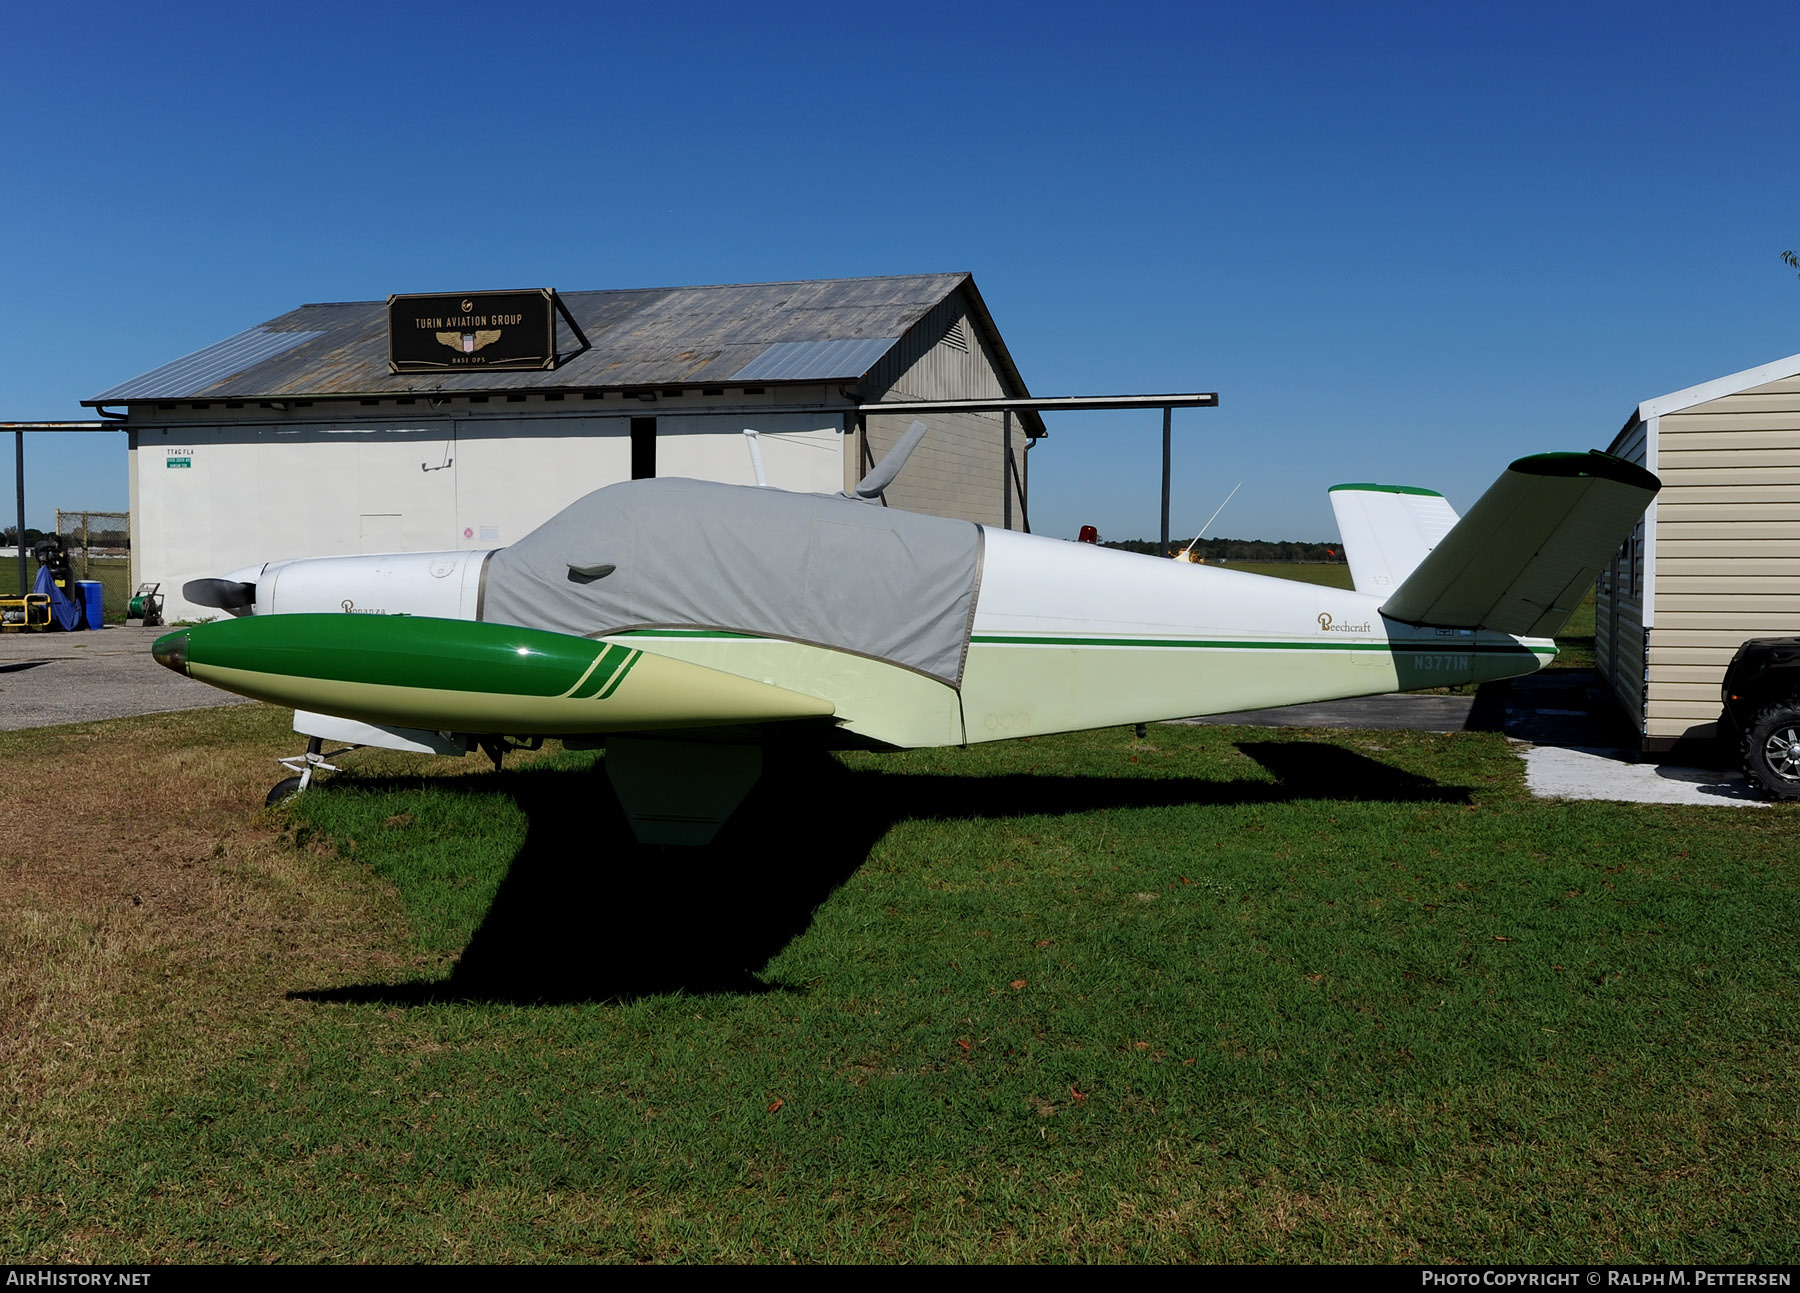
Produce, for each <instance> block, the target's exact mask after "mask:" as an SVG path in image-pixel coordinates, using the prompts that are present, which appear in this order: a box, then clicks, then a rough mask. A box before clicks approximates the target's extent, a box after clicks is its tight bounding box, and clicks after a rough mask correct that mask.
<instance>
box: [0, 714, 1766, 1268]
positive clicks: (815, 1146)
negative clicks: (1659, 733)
mask: <svg viewBox="0 0 1800 1293" xmlns="http://www.w3.org/2000/svg"><path fill="white" fill-rule="evenodd" d="M594 763H595V759H594V756H590V755H572V754H562V755H556V756H553V757H551V758H547V759H545V760H544V761H542V762H541V763H540V764H538V765H536V766H534V767H531V768H527V769H523V770H519V771H508V772H506V773H503V774H501V775H498V776H489V775H475V776H458V777H444V776H427V777H424V778H421V777H418V776H413V775H396V770H397V769H399V768H401V767H403V766H405V765H403V764H400V763H398V762H393V761H390V762H378V763H377V764H376V765H374V767H373V770H372V771H371V772H369V773H367V774H364V775H357V774H353V773H351V774H344V775H341V776H340V777H339V778H337V779H335V780H334V781H333V782H331V783H329V784H328V786H327V787H326V788H325V789H324V790H322V791H321V792H319V793H316V794H313V795H311V796H308V797H305V798H303V799H301V800H300V801H298V802H297V804H296V805H295V807H294V808H293V809H292V810H291V812H292V815H291V818H289V819H288V820H289V823H290V826H289V832H288V835H287V836H286V839H285V843H283V844H282V845H281V848H282V849H283V850H285V856H286V857H287V858H288V859H289V861H288V862H287V863H285V864H284V865H286V866H288V868H289V872H290V873H291V875H290V878H289V879H288V880H286V881H279V880H277V879H271V878H269V877H270V876H271V875H274V874H277V873H275V872H270V873H267V874H263V873H259V874H260V875H262V878H260V879H258V880H256V883H257V884H259V885H262V886H265V887H267V886H274V889H276V890H280V893H285V894H289V895H290V896H289V897H287V898H280V897H279V894H278V895H277V897H278V898H279V901H277V900H276V899H275V898H272V899H271V902H273V903H275V905H276V906H277V907H279V908H280V909H281V910H284V911H286V910H289V909H290V908H292V909H293V910H299V908H298V907H296V906H295V905H294V904H295V901H296V900H294V899H292V897H291V894H292V893H297V892H299V889H298V888H295V886H299V887H302V888H303V887H306V886H314V887H322V889H323V890H328V891H331V892H340V891H341V892H342V893H344V894H346V895H351V896H354V895H357V894H362V893H364V892H365V891H366V892H368V893H369V894H372V895H378V894H379V893H381V892H385V893H388V894H391V895H392V896H393V901H392V902H391V903H389V902H387V901H386V900H381V901H376V900H374V899H365V898H356V899H355V902H356V903H361V904H366V914H365V915H364V916H363V917H362V920H363V922H364V924H365V925H366V929H365V931H364V932H363V933H362V934H361V935H360V937H361V939H362V940H363V941H364V942H365V943H367V944H368V945H370V946H372V947H376V948H387V949H391V950H390V951H388V952H384V953H382V955H385V956H388V958H389V959H388V961H387V962H385V964H386V965H387V966H388V968H387V969H386V970H385V971H382V972H380V973H375V974H374V975H373V977H370V972H369V971H368V970H367V969H366V968H364V969H360V970H359V971H357V972H353V973H352V975H351V977H349V978H345V977H342V976H343V972H342V971H339V972H338V973H337V974H336V975H334V973H333V972H332V969H331V962H330V961H329V960H326V959H322V958H321V959H317V960H315V959H312V958H311V957H310V955H309V950H310V948H311V947H312V940H311V939H309V937H308V931H307V929H306V928H305V927H304V923H303V921H302V923H300V924H295V925H293V926H291V928H292V930H293V934H292V936H291V937H290V938H289V939H288V946H286V947H285V948H281V949H280V950H279V951H278V952H277V953H275V954H270V955H259V958H258V960H257V961H256V963H255V964H254V965H253V966H247V967H245V968H244V970H243V971H242V973H241V975H240V982H239V988H238V990H239V991H243V990H244V989H243V987H242V984H243V983H245V982H248V983H249V984H250V985H252V988H253V990H251V991H248V992H247V994H246V1000H249V1001H251V1002H255V1001H257V1000H261V1001H262V1002H263V1004H262V1005H261V1006H260V1007H259V1010H260V1014H259V1016H258V1019H259V1022H258V1023H256V1024H254V1025H252V1024H243V1025H240V1026H239V1027H240V1033H239V1034H238V1040H236V1041H235V1042H233V1043H232V1044H231V1045H230V1046H229V1047H221V1048H216V1049H217V1053H216V1054H215V1053H213V1052H210V1051H205V1048H204V1047H200V1046H199V1045H198V1044H197V1043H196V1042H195V1040H194V1038H193V1037H192V1036H191V1035H189V1034H187V1033H184V1032H183V1026H182V1025H181V1024H179V1023H166V1024H163V1025H160V1026H159V1030H158V1031H156V1032H154V1033H152V1034H150V1035H144V1034H142V1033H140V1034H139V1035H137V1036H136V1039H135V1042H134V1043H133V1044H132V1045H131V1046H130V1047H129V1048H128V1049H127V1052H126V1053H125V1054H123V1055H121V1056H119V1057H118V1060H117V1062H118V1063H119V1064H120V1065H121V1066H122V1068H123V1069H124V1071H125V1072H126V1073H127V1075H128V1076H127V1077H125V1078H121V1079H119V1080H118V1083H117V1090H116V1092H114V1093H113V1094H112V1095H110V1096H107V1099H108V1100H109V1101H111V1102H112V1103H107V1104H106V1105H105V1107H106V1109H107V1115H106V1116H105V1117H103V1118H94V1119H93V1120H92V1121H91V1122H90V1121H89V1120H87V1119H83V1118H73V1117H72V1118H69V1119H67V1120H65V1121H63V1122H60V1123H58V1124H57V1125H54V1126H51V1127H48V1128H43V1129H42V1136H41V1139H40V1142H39V1143H38V1144H37V1145H36V1146H34V1148H32V1149H31V1150H30V1151H29V1152H27V1153H15V1154H13V1155H11V1157H10V1158H9V1159H8V1160H7V1161H5V1163H4V1169H5V1170H4V1171H0V1207H3V1208H4V1209H5V1211H4V1212H3V1213H0V1216H3V1217H4V1218H5V1221H4V1223H0V1224H3V1225H4V1229H3V1230H0V1243H3V1244H4V1247H5V1249H6V1251H7V1252H8V1253H9V1254H10V1259H11V1260H15V1261H21V1262H35V1261H40V1260H47V1259H50V1258H52V1257H55V1256H58V1255H63V1256H78V1257H79V1258H80V1259H81V1260H91V1261H103V1262H136V1261H145V1260H177V1261H180V1260H188V1261H196V1260H198V1261H219V1260H223V1261H262V1260H282V1261H343V1260H369V1261H389V1262H397V1261H447V1260H476V1261H549V1260H575V1261H587V1260H646V1259H652V1260H665V1261H672V1260H686V1261H743V1260H759V1261H781V1260H788V1259H797V1260H806V1261H898V1260H907V1261H919V1260H927V1261H977V1260H980V1261H998V1260H1006V1261H1034V1262H1035V1261H1061V1260H1107V1261H1183V1262H1193V1261H1225V1262H1249V1261H1358V1260H1361V1261H1369V1260H1374V1261H1382V1260H1397V1261H1409V1262H1411V1261H1447V1260H1457V1261H1515V1262H1571V1261H1582V1262H1587V1261H1603V1260H1609V1261H1619V1262H1673V1263H1688V1262H1707V1263H1718V1262H1728V1261H1793V1260H1795V1258H1796V1257H1797V1256H1800V1242H1797V1241H1796V1239H1795V1236H1796V1235H1797V1234H1800V1125H1797V1123H1796V1112H1795V1111H1796V1109H1800V1074H1797V1071H1796V1069H1795V1066H1794V1064H1793V1062H1792V1057H1793V1054H1794V1049H1795V1044H1796V1042H1797V1041H1800V986H1797V985H1796V982H1795V979H1794V975H1793V968H1794V964H1795V959H1796V954H1797V953H1800V938H1797V936H1796V933H1795V927H1794V922H1793V919H1792V914H1793V910H1794V905H1795V897H1796V886H1795V873H1796V861H1795V856H1794V851H1793V847H1792V841H1793V833H1792V830H1793V817H1792V814H1791V812H1788V811H1785V810H1771V811H1766V812H1765V811H1742V810H1739V811H1728V810H1704V809H1678V808H1645V807H1633V806H1622V805H1609V804H1591V803H1590V804H1563V803H1546V802H1537V801H1532V800H1530V799H1528V798H1526V797H1525V796H1524V794H1523V790H1522V784H1521V773H1520V767H1519V764H1518V762H1517V760H1516V758H1515V757H1514V756H1513V755H1512V754H1511V753H1510V751H1509V750H1508V748H1507V746H1506V744H1505V742H1504V741H1503V740H1501V739H1500V738H1499V737H1496V736H1490V735H1485V734H1463V735H1456V736H1448V737H1437V736H1427V735H1416V734H1404V733H1381V734H1358V733H1332V734H1317V733H1309V734H1304V735H1300V734H1294V733H1281V734H1275V733H1269V732H1264V731H1250V730H1245V729H1207V728H1183V727H1157V728H1154V729H1152V733H1151V737H1150V739H1149V740H1148V741H1145V742H1138V741H1134V740H1132V739H1131V737H1130V734H1129V732H1128V731H1109V732H1098V733H1089V734H1083V735H1079V736H1071V737H1060V738H1053V739H1037V740H1031V741H1023V742H1013V743H1007V744H1003V745H997V746H990V747H979V748H976V749H972V750H934V751H921V752H914V753H910V754H901V755H890V756H856V757H850V758H846V759H843V760H835V761H807V760H796V761H794V762H792V763H791V764H788V765H785V766H783V767H781V768H779V769H777V770H776V771H775V772H773V773H772V774H771V779H772V784H770V785H766V786H765V787H764V788H763V792H762V793H761V794H759V796H758V797H757V799H756V800H755V801H754V802H753V804H752V805H751V806H750V807H748V808H747V809H746V810H745V811H744V812H743V814H742V815H741V816H740V818H739V819H738V820H737V821H734V823H733V824H732V825H731V826H730V827H728V828H727V831H726V832H725V834H724V835H723V836H722V837H721V839H720V841H719V842H718V843H717V844H716V845H715V846H714V847H712V848H710V849H706V850H697V851H659V850H650V849H643V848H639V847H638V846H636V845H635V844H633V843H632V842H631V841H630V840H629V838H628V836H627V835H626V833H625V829H624V826H623V823H622V821H621V820H620V818H619V816H618V813H617V810H616V808H615V807H614V806H613V805H612V802H611V799H610V796H609V794H608V793H607V792H606V790H605V788H604V783H603V782H602V781H601V780H600V779H599V774H598V772H597V771H596V770H595V768H594V766H593V765H594ZM325 842H329V845H330V847H329V848H325V847H322V845H323V844H324V843H325ZM230 874H231V875H236V874H238V873H236V872H232V873H230ZM245 874H248V873H245ZM221 876H225V877H226V879H221V880H220V881H219V883H220V884H227V881H228V879H229V876H228V875H227V873H226V872H223V871H221ZM230 883H238V884H246V883H250V880H249V879H245V878H242V877H240V878H239V879H238V880H235V881H230ZM283 884H285V885H287V886H289V887H288V888H287V889H283V888H282V885H283ZM227 887H229V885H228V884H227ZM347 901H348V900H347ZM284 904H285V905H284ZM283 919H295V918H294V917H292V916H287V917H283ZM359 975H360V977H359ZM144 991H145V992H147V993H150V994H157V993H160V994H170V993H173V994H184V993H194V994H197V995H196V996H195V997H194V999H193V1000H192V1002H191V1003H190V1005H191V1009H192V1010H193V1011H194V1012H195V1013H196V1014H203V1013H204V1011H205V1008H206V1000H207V994H211V993H218V992H220V991H222V989H220V988H216V987H208V986H207V984H205V983H204V982H202V983H188V982H183V981H182V979H181V978H180V977H179V976H177V977H174V978H170V979H164V978H162V977H161V976H153V978H152V986H151V987H149V988H146V989H145V990H144ZM145 999H148V998H145ZM158 999H159V1000H160V998H158ZM129 1006H130V1001H129V999H127V1001H126V1007H129ZM165 1013H167V1012H165ZM159 1017H161V1016H159ZM197 1052H200V1053H206V1054H209V1055H211V1056H212V1057H211V1058H210V1059H209V1060H207V1061H206V1063H204V1064H203V1065H200V1066H199V1067H198V1068H196V1067H195V1066H194V1065H193V1064H192V1063H191V1062H189V1063H185V1064H184V1059H185V1057H186V1056H188V1055H189V1054H191V1053H197ZM102 1095H106V1091H102V1092H101V1094H100V1095H96V1096H95V1097H94V1100H95V1101H96V1102H99V1101H100V1100H101V1096H102ZM95 1107H99V1105H98V1104H96V1106H95Z"/></svg>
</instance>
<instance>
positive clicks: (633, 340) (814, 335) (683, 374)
mask: <svg viewBox="0 0 1800 1293" xmlns="http://www.w3.org/2000/svg"><path fill="white" fill-rule="evenodd" d="M962 290H967V291H968V292H969V293H970V294H971V296H973V292H974V287H973V283H972V282H971V280H970V278H969V275H968V274H966V273H955V274H903V275H894V276H891V277H886V278H855V279H821V280H816V281H810V282H789V283H737V284H714V285H711V286H704V287H658V288H637V289H624V290H618V289H615V290H612V291H603V292H566V293H563V294H562V298H561V299H562V301H563V304H564V305H566V306H567V307H568V309H569V311H570V313H571V314H572V315H574V317H575V319H576V320H577V322H578V323H579V324H580V326H581V329H582V331H583V332H584V333H586V334H587V337H588V339H589V341H591V342H592V343H593V348H592V349H591V350H588V351H586V352H585V353H582V354H575V355H570V356H568V357H567V358H566V359H565V360H564V361H563V362H562V363H561V364H560V365H558V366H557V367H556V368H554V369H549V370H534V371H525V372H488V371H486V370H468V371H460V370H459V371H456V372H440V373H390V372H389V371H388V356H387V309H386V306H385V304H384V303H383V302H381V301H340V302H336V303H331V304H319V305H303V306H300V307H299V308H298V309H295V310H291V311H289V312H288V313H287V314H284V315H282V316H281V317H279V318H276V319H271V320H269V321H268V322H267V323H264V324H263V325H262V326H261V327H259V328H252V329H251V330H250V331H249V332H245V333H240V334H239V335H238V336H236V337H232V338H229V339H228V340H225V341H222V342H220V343H219V344H218V345H216V346H209V347H208V348H207V349H205V350H201V351H197V352H196V353H194V354H192V355H189V356H187V357H186V358H185V359H178V360H176V361H174V362H173V363H170V364H165V365H164V366H163V367H161V368H158V369H156V370H154V371H152V372H149V373H145V374H144V375H143V376H141V377H137V378H134V379H132V380H131V381H129V382H124V383H122V384H120V385H118V386H115V387H113V388H112V389H111V390H108V391H106V392H104V393H103V394H101V395H97V396H95V397H94V398H93V399H91V400H86V401H83V402H84V403H87V404H98V403H117V402H119V401H122V400H151V399H161V400H219V399H260V400H268V399H291V398H302V399H308V398H313V397H321V398H331V397H334V396H335V397H343V396H370V395H437V394H448V393H452V392H456V393H461V392H470V393H473V392H476V391H483V392H485V391H525V390H531V389H534V388H548V389H556V390H569V389H583V388H585V389H618V388H626V389H630V388H633V387H656V386H674V385H682V386H700V385H717V384H720V383H723V382H728V381H732V380H733V379H734V377H735V379H736V380H738V381H756V382H783V381H795V382H806V381H828V380H831V379H833V378H853V377H861V376H862V375H863V374H864V373H866V372H867V371H868V370H869V369H871V368H872V367H873V366H874V365H875V364H876V362H878V360H879V359H880V357H881V354H880V353H877V352H878V351H880V352H881V353H885V351H883V350H882V348H884V347H885V348H887V349H891V348H892V347H893V346H894V345H895V344H896V340H895V339H897V338H899V337H902V336H904V335H905V334H906V332H907V330H908V329H909V328H912V327H914V326H915V325H917V324H918V322H919V320H921V319H922V318H924V317H925V316H926V315H927V314H928V313H930V311H931V310H932V308H933V307H934V306H936V305H937V304H938V303H939V302H941V301H943V300H944V299H945V298H946V297H948V296H950V295H951V294H952V293H954V292H957V291H962ZM977 304H979V302H977ZM559 339H560V344H561V345H562V348H563V350H564V351H565V353H566V352H567V351H568V350H569V349H570V348H571V347H572V345H573V339H572V338H571V337H570V336H569V334H568V331H567V329H562V330H561V331H560V333H559ZM303 343H311V344H303ZM995 344H998V342H997V341H996V342H995ZM1021 389H1022V388H1021Z"/></svg>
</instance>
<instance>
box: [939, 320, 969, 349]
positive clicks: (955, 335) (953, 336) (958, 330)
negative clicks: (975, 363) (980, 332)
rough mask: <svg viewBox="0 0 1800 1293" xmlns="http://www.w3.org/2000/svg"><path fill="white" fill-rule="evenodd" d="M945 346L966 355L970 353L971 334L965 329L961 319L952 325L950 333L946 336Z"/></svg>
mask: <svg viewBox="0 0 1800 1293" xmlns="http://www.w3.org/2000/svg"><path fill="white" fill-rule="evenodd" d="M944 344H945V345H946V346H949V347H950V349H952V350H960V351H962V353H963V354H965V355H966V354H968V353H969V334H968V332H967V331H966V330H965V329H964V328H963V321H962V320H961V319H958V320H957V321H956V322H955V323H952V324H951V325H950V331H948V332H946V333H945V334H944Z"/></svg>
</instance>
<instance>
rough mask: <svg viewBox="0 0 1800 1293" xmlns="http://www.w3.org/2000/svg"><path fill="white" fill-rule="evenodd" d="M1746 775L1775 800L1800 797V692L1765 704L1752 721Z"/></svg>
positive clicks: (1746, 733)
mask: <svg viewBox="0 0 1800 1293" xmlns="http://www.w3.org/2000/svg"><path fill="white" fill-rule="evenodd" d="M1744 775H1745V776H1747V777H1749V778H1750V783H1751V784H1752V785H1754V786H1756V787H1757V788H1758V789H1760V790H1761V791H1762V792H1763V793H1764V794H1766V795H1768V796H1769V797H1770V798H1771V799H1800V693H1796V694H1795V695H1792V696H1789V697H1788V698H1787V699H1786V700H1782V701H1777V702H1776V703H1775V704H1773V705H1765V706H1764V707H1763V708H1762V709H1760V710H1758V711H1757V713H1756V717H1755V718H1753V719H1751V720H1750V725H1749V726H1748V727H1747V728H1745V729H1744Z"/></svg>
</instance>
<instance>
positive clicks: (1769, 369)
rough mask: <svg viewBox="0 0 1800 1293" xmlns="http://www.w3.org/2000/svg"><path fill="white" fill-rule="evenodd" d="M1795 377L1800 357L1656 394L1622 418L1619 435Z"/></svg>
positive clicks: (1793, 356) (1798, 374) (1798, 372)
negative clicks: (1669, 415) (1665, 416)
mask: <svg viewBox="0 0 1800 1293" xmlns="http://www.w3.org/2000/svg"><path fill="white" fill-rule="evenodd" d="M1795 376H1800V355H1789V356H1788V357H1787V358H1786V359H1775V360H1771V361H1770V362H1769V363H1766V364H1759V365H1757V366H1756V367H1755V368H1746V369H1744V371H1743V372H1741V373H1730V374H1728V375H1726V376H1724V377H1715V378H1713V379H1712V380H1711V381H1710V382H1701V383H1700V384H1699V385H1697V386H1689V387H1687V388H1686V389H1684V390H1679V391H1671V392H1669V393H1668V394H1667V395H1658V396H1657V397H1656V398H1655V399H1650V400H1645V401H1644V402H1643V403H1642V404H1640V405H1638V406H1637V408H1635V409H1633V410H1632V412H1631V416H1630V417H1628V418H1626V419H1625V426H1624V428H1623V429H1622V430H1621V431H1620V434H1621V435H1623V434H1624V433H1625V431H1629V430H1630V429H1631V427H1632V426H1633V425H1634V424H1635V423H1638V422H1648V421H1649V420H1650V419H1651V418H1654V417H1661V416H1662V415H1663V414H1665V413H1679V412H1681V411H1682V410H1683V409H1691V408H1693V407H1694V406H1695V405H1696V404H1704V403H1706V402H1707V401H1708V400H1717V399H1723V398H1724V397H1725V396H1727V395H1736V394H1738V393H1739V392H1740V391H1748V390H1753V389H1755V388H1756V387H1758V386H1766V385H1768V383H1770V382H1779V381H1781V380H1782V379H1784V378H1787V377H1795Z"/></svg>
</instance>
